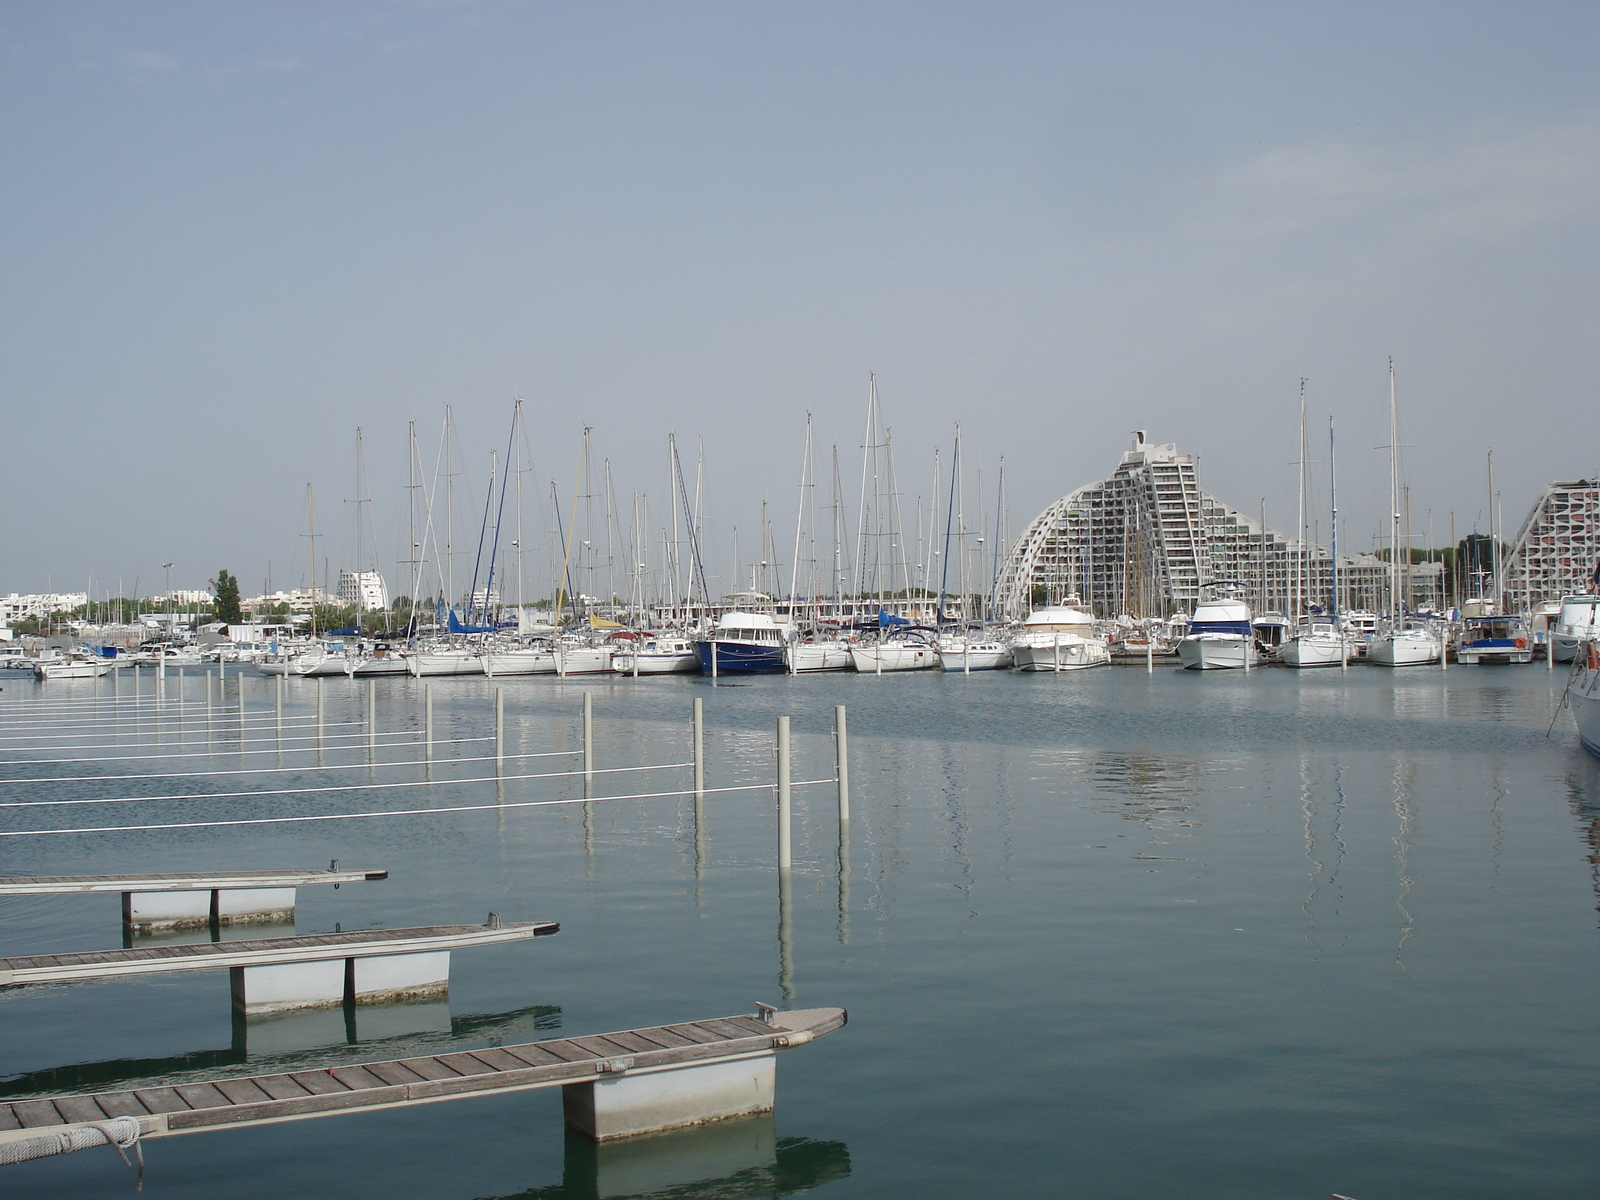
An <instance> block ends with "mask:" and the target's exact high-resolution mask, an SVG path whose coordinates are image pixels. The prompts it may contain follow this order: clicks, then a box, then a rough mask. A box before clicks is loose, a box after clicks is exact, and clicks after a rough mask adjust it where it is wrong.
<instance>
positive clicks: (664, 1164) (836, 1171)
mask: <svg viewBox="0 0 1600 1200" xmlns="http://www.w3.org/2000/svg"><path fill="white" fill-rule="evenodd" d="M849 1174H850V1151H849V1149H848V1148H847V1147H846V1146H845V1144H844V1143H843V1142H831V1141H828V1142H824V1141H813V1140H811V1139H810V1138H800V1137H788V1138H779V1137H778V1136H777V1134H776V1128H775V1125H774V1123H773V1119H772V1116H771V1114H768V1115H766V1116H764V1117H756V1118H754V1119H751V1120H748V1121H727V1122H721V1123H718V1124H715V1125H708V1126H706V1127H704V1128H701V1129H694V1130H688V1131H685V1132H682V1133H668V1134H659V1135H657V1136H654V1137H644V1138H630V1139H628V1140H626V1141H622V1142H613V1143H609V1144H607V1143H601V1144H598V1145H597V1144H596V1143H594V1142H591V1141H590V1140H589V1139H588V1138H586V1137H584V1136H583V1135H581V1134H577V1133H573V1132H571V1131H570V1130H569V1131H568V1132H567V1141H566V1160H565V1162H564V1164H563V1167H562V1172H561V1182H560V1183H558V1184H552V1185H550V1186H548V1187H536V1188H530V1189H528V1190H527V1191H525V1192H518V1193H517V1194H516V1195H515V1196H503V1197H496V1198H494V1200H626V1198H628V1197H637V1198H640V1200H643V1198H645V1197H652V1198H655V1200H745V1198H749V1200H756V1198H758V1197H760V1198H763V1200H764V1198H767V1197H778V1196H794V1195H798V1194H799V1193H801V1192H808V1191H811V1190H812V1189H813V1188H817V1187H821V1186H822V1185H823V1184H825V1183H832V1182H833V1181H835V1180H838V1179H844V1178H846V1177H848V1176H849Z"/></svg>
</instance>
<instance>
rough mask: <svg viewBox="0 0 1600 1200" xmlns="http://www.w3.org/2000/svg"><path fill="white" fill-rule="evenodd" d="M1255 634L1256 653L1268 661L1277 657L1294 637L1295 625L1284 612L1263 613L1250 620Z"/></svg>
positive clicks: (1251, 629) (1252, 631) (1251, 628)
mask: <svg viewBox="0 0 1600 1200" xmlns="http://www.w3.org/2000/svg"><path fill="white" fill-rule="evenodd" d="M1250 631H1251V633H1253V634H1254V635H1255V639H1256V653H1257V654H1259V655H1260V656H1261V657H1262V658H1263V659H1267V660H1268V661H1271V660H1274V659H1277V658H1278V657H1279V656H1280V655H1281V654H1282V653H1283V648H1284V646H1285V645H1287V644H1288V642H1289V641H1290V639H1292V638H1293V637H1294V626H1293V625H1291V624H1290V623H1289V618H1288V617H1286V616H1284V615H1283V614H1282V613H1275V612H1270V613H1263V614H1262V615H1261V616H1259V617H1256V618H1255V619H1254V620H1253V621H1251V622H1250Z"/></svg>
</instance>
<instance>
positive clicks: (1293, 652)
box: [1278, 638, 1346, 670]
mask: <svg viewBox="0 0 1600 1200" xmlns="http://www.w3.org/2000/svg"><path fill="white" fill-rule="evenodd" d="M1345 655H1346V650H1345V646H1344V643H1343V642H1341V641H1337V640H1334V639H1328V638H1295V639H1294V640H1293V641H1292V642H1289V643H1288V644H1286V645H1285V646H1284V647H1283V650H1282V651H1281V652H1280V653H1279V655H1278V661H1280V662H1282V663H1283V664H1284V665H1285V666H1289V667H1299V668H1301V669H1302V670H1303V669H1305V668H1307V667H1340V666H1343V665H1344V663H1345Z"/></svg>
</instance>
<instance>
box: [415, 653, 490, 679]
mask: <svg viewBox="0 0 1600 1200" xmlns="http://www.w3.org/2000/svg"><path fill="white" fill-rule="evenodd" d="M411 674H412V675H414V676H416V677H417V678H419V679H426V678H437V677H439V676H441V675H482V674H483V659H481V658H479V657H478V656H477V655H476V654H413V655H412V656H411Z"/></svg>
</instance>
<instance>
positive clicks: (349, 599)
mask: <svg viewBox="0 0 1600 1200" xmlns="http://www.w3.org/2000/svg"><path fill="white" fill-rule="evenodd" d="M339 601H340V603H342V604H354V605H355V606H356V608H358V609H360V610H361V611H362V612H367V611H368V610H370V609H383V608H388V607H389V587H388V585H387V584H385V583H384V582H383V576H382V574H380V573H379V572H377V571H340V572H339Z"/></svg>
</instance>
